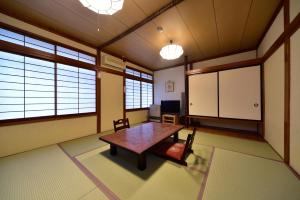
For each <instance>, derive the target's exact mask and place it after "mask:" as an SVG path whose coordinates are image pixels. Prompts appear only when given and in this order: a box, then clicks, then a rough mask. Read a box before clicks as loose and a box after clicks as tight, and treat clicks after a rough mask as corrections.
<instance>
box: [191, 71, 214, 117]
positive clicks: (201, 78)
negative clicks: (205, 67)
mask: <svg viewBox="0 0 300 200" xmlns="http://www.w3.org/2000/svg"><path fill="white" fill-rule="evenodd" d="M189 114H190V115H200V116H210V117H218V74H217V73H208V74H197V75H192V76H189Z"/></svg>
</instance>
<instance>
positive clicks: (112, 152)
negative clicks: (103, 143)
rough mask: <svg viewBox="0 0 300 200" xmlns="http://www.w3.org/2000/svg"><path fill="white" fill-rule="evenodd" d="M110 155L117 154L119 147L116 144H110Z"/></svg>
mask: <svg viewBox="0 0 300 200" xmlns="http://www.w3.org/2000/svg"><path fill="white" fill-rule="evenodd" d="M110 155H112V156H114V155H117V147H116V146H115V145H112V144H111V145H110Z"/></svg>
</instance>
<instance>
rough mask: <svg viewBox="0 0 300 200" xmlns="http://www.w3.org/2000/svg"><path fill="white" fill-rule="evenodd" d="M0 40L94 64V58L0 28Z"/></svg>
mask: <svg viewBox="0 0 300 200" xmlns="http://www.w3.org/2000/svg"><path fill="white" fill-rule="evenodd" d="M0 40H3V41H6V42H11V43H14V44H18V45H21V46H26V47H29V48H33V49H37V50H40V51H44V52H47V53H51V54H55V53H56V54H57V55H60V56H64V57H67V58H70V59H74V60H78V61H82V62H85V63H89V64H93V65H95V64H96V57H95V56H90V55H88V54H85V53H81V52H78V51H75V50H72V49H69V48H65V47H62V46H59V45H55V44H51V43H48V42H45V41H42V40H39V39H35V38H32V37H29V36H27V35H24V34H19V33H15V32H13V31H9V30H6V29H4V28H0ZM55 46H56V52H55Z"/></svg>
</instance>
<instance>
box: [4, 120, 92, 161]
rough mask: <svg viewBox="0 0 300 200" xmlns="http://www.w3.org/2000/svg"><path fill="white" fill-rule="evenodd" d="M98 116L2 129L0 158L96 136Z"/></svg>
mask: <svg viewBox="0 0 300 200" xmlns="http://www.w3.org/2000/svg"><path fill="white" fill-rule="evenodd" d="M96 120H97V118H96V116H91V117H80V118H74V119H64V120H54V121H47V122H37V123H30V124H22V125H13V126H3V127H0V157H2V156H7V155H11V154H15V153H19V152H23V151H27V150H31V149H35V148H38V147H42V146H47V145H51V144H56V143H59V142H62V141H67V140H71V139H74V138H79V137H83V136H86V135H91V134H95V133H96V132H97V125H96Z"/></svg>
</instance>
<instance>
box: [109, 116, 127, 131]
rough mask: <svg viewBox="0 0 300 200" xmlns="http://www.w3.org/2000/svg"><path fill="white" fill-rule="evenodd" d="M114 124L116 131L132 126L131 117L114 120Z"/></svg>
mask: <svg viewBox="0 0 300 200" xmlns="http://www.w3.org/2000/svg"><path fill="white" fill-rule="evenodd" d="M113 124H114V130H115V132H117V131H119V130H122V129H125V128H130V125H129V119H128V118H126V119H118V120H116V121H115V120H114V121H113Z"/></svg>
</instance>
